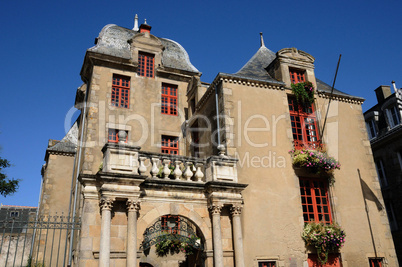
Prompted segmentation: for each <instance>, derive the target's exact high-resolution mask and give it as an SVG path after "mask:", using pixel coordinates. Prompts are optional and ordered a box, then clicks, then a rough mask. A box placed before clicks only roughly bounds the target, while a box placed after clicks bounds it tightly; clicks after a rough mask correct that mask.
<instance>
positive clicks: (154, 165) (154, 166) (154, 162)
mask: <svg viewBox="0 0 402 267" xmlns="http://www.w3.org/2000/svg"><path fill="white" fill-rule="evenodd" d="M158 163H159V159H158V158H152V169H151V175H152V178H154V179H156V175H157V174H158V173H159V168H158Z"/></svg>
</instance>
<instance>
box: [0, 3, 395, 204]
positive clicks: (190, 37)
mask: <svg viewBox="0 0 402 267" xmlns="http://www.w3.org/2000/svg"><path fill="white" fill-rule="evenodd" d="M401 11H402V1H400V0H384V1H378V0H376V1H372V0H365V1H363V0H354V1H350V0H349V1H343V0H342V1H309V0H306V1H267V0H265V1H255V0H249V1H247V2H246V1H237V0H232V1H209V0H204V1H110V0H109V1H106V0H96V1H95V0H91V1H85V0H82V1H64V0H63V1H62V0H58V1H48V0H40V1H28V0H16V1H0V25H1V29H2V30H1V33H0V34H1V38H0V48H1V49H0V58H1V61H2V62H3V63H2V64H1V65H0V75H1V79H0V88H1V92H2V93H1V98H0V112H1V114H2V118H1V120H0V146H1V147H2V149H1V150H0V156H1V157H4V158H7V159H8V160H10V162H11V163H12V164H13V166H12V167H11V168H9V169H8V170H7V174H8V175H9V176H10V177H14V178H18V179H21V180H22V182H21V184H20V188H19V190H18V192H17V193H15V194H14V195H13V196H8V197H6V198H4V197H0V203H2V204H6V205H25V206H37V202H38V197H39V188H40V181H41V175H40V169H41V166H42V164H43V163H44V156H45V150H46V148H47V143H48V140H49V139H58V140H60V139H62V138H63V136H64V134H65V129H64V118H65V116H66V114H67V112H68V111H69V110H70V109H71V108H72V107H73V104H74V99H75V92H76V89H77V87H78V86H80V85H81V83H82V81H81V79H80V76H79V73H80V70H81V65H82V62H83V59H84V55H85V51H86V49H88V48H90V47H91V46H93V44H94V39H95V38H96V37H97V36H98V34H99V32H100V31H101V29H102V27H103V26H105V25H107V24H111V23H112V24H117V25H119V26H123V27H127V28H132V27H133V20H134V15H135V14H136V13H137V14H138V15H139V19H140V23H142V22H143V21H144V18H146V19H147V22H148V24H150V25H151V26H152V27H153V28H152V31H151V33H152V34H154V35H156V36H158V37H165V38H169V39H172V40H175V41H177V42H179V43H180V44H181V45H182V46H183V47H184V48H185V49H186V50H187V52H188V53H189V56H190V60H191V62H192V63H193V65H194V66H195V67H196V68H198V69H199V70H200V71H201V72H202V73H203V76H202V80H203V81H205V82H211V81H212V80H213V78H214V77H215V76H216V74H217V73H218V72H226V73H234V72H236V71H238V70H239V69H240V68H241V67H242V66H243V65H244V64H245V63H246V62H247V61H248V60H249V59H250V58H251V57H252V55H254V53H255V52H256V51H257V50H258V48H259V43H260V41H259V32H263V34H264V40H265V45H266V46H267V47H268V48H270V49H271V50H272V51H274V52H277V51H278V50H280V49H282V48H286V47H296V48H298V49H300V50H303V51H305V52H307V53H310V54H311V55H312V56H314V57H315V59H316V62H315V67H316V69H315V73H316V76H317V77H318V78H320V79H321V80H323V81H325V82H327V83H329V84H331V83H332V79H333V76H334V72H335V68H336V63H337V60H338V57H339V54H342V61H341V65H340V69H339V73H338V78H337V81H336V87H337V88H338V89H339V90H342V91H344V92H347V93H349V94H352V95H357V96H360V97H364V98H365V99H366V102H365V104H364V105H363V109H364V110H366V109H368V108H369V107H371V106H372V105H374V104H375V94H374V91H373V90H374V89H375V88H377V87H378V86H379V85H391V81H392V80H395V81H396V85H397V87H399V88H400V87H402V76H401V73H402V71H401V70H402V64H401V62H402V50H401V44H402V34H401V31H402V22H401V19H400V14H401Z"/></svg>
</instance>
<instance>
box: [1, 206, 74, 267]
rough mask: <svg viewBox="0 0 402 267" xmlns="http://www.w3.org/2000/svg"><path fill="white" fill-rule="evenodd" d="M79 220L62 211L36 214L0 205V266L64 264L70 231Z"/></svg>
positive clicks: (66, 257) (27, 210)
mask: <svg viewBox="0 0 402 267" xmlns="http://www.w3.org/2000/svg"><path fill="white" fill-rule="evenodd" d="M80 226H81V221H80V219H79V218H72V217H70V216H65V215H64V214H61V215H58V214H57V213H56V214H55V215H49V216H39V217H38V218H37V217H36V212H35V211H32V210H30V209H22V208H7V209H4V208H3V207H2V208H1V211H0V234H1V240H0V267H2V266H6V267H8V266H30V267H31V266H35V267H39V266H41V267H42V266H46V267H50V266H67V262H68V257H71V255H69V251H68V245H69V235H70V233H71V230H72V229H74V230H79V229H80Z"/></svg>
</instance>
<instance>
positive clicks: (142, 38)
mask: <svg viewBox="0 0 402 267" xmlns="http://www.w3.org/2000/svg"><path fill="white" fill-rule="evenodd" d="M129 43H131V45H132V46H133V47H144V46H146V47H150V48H151V47H152V50H163V48H164V47H163V45H162V42H161V41H160V40H159V39H158V38H157V37H155V36H154V35H152V34H150V33H147V32H145V33H138V34H136V35H135V36H134V37H133V38H132V39H131V40H129Z"/></svg>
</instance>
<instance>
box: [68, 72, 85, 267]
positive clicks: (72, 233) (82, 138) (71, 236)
mask: <svg viewBox="0 0 402 267" xmlns="http://www.w3.org/2000/svg"><path fill="white" fill-rule="evenodd" d="M84 82H85V83H86V84H87V89H86V91H85V98H84V112H83V114H82V125H81V139H80V145H79V150H78V160H77V161H76V162H75V164H74V170H75V169H76V170H77V172H76V177H75V191H74V193H75V195H74V204H73V215H72V220H74V218H75V216H76V207H77V199H78V193H77V190H78V177H79V174H80V171H81V165H80V162H81V156H82V144H83V140H84V129H85V121H86V113H87V101H88V92H89V87H90V85H91V83H90V81H88V80H87V79H85V80H84ZM76 155H77V154H76ZM73 176H74V173H73ZM73 181H74V177H73ZM71 185H72V184H71ZM71 196H72V192H71ZM70 204H71V202H70ZM70 207H71V206H70ZM69 212H71V211H70V210H69ZM73 240H74V227H73V228H72V229H71V235H70V248H69V253H68V266H71V260H72V251H73ZM63 266H65V262H64V263H63Z"/></svg>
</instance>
